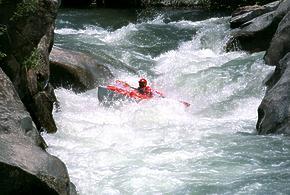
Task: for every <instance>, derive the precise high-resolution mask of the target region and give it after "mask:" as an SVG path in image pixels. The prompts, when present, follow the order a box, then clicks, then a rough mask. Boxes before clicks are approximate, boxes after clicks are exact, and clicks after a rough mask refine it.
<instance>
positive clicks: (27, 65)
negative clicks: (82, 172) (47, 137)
mask: <svg viewBox="0 0 290 195" xmlns="http://www.w3.org/2000/svg"><path fill="white" fill-rule="evenodd" d="M57 9H58V1H56V0H28V1H24V0H16V1H0V148H1V150H0V151H1V152H0V166H1V170H0V192H1V194H75V193H76V191H75V188H74V187H73V184H71V183H70V179H69V176H68V173H67V169H66V166H65V165H64V163H63V162H62V161H61V160H59V159H58V158H56V157H54V156H52V155H50V154H48V153H47V152H46V151H45V147H46V144H45V142H44V140H43V139H42V137H41V136H40V134H39V132H40V131H43V130H44V131H47V132H55V131H56V130H57V128H56V125H55V122H54V119H53V116H52V109H53V104H54V102H55V101H56V97H55V95H54V90H53V87H52V86H51V85H50V83H49V77H50V70H49V58H48V56H49V52H50V51H51V49H52V45H53V39H54V36H53V34H54V22H55V19H56V15H57Z"/></svg>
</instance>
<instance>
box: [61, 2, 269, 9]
mask: <svg viewBox="0 0 290 195" xmlns="http://www.w3.org/2000/svg"><path fill="white" fill-rule="evenodd" d="M272 1H273V0H257V1H252V0H235V1H232V0H122V1H116V0H62V3H61V4H62V7H76V8H83V7H89V6H91V5H92V4H93V5H94V6H97V7H110V8H131V7H152V6H153V7H157V6H158V7H159V6H162V7H164V6H168V7H203V8H210V9H234V8H237V7H239V6H245V5H254V4H259V5H263V4H266V3H269V2H272Z"/></svg>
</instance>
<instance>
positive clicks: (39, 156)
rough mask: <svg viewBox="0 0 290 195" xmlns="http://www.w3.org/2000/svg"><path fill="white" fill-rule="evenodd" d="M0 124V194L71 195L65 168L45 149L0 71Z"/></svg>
mask: <svg viewBox="0 0 290 195" xmlns="http://www.w3.org/2000/svg"><path fill="white" fill-rule="evenodd" d="M0 121H1V122H0V191H1V194H70V193H71V194H74V193H73V192H75V190H73V188H71V184H70V181H69V177H68V173H67V169H66V167H65V165H64V164H63V163H62V162H61V161H60V160H59V159H58V158H56V157H54V156H51V155H50V154H48V153H47V152H46V151H45V150H44V147H45V145H46V144H45V142H44V140H43V139H42V138H41V136H40V135H39V132H38V131H37V129H36V127H35V125H34V123H33V121H32V119H31V117H30V115H29V113H28V112H27V111H26V110H25V107H24V105H23V103H22V102H21V100H20V98H19V96H18V94H17V92H16V90H15V88H14V86H13V84H12V82H11V81H10V80H9V78H8V77H7V76H6V75H5V74H4V72H3V71H2V69H1V68H0ZM70 190H72V192H70Z"/></svg>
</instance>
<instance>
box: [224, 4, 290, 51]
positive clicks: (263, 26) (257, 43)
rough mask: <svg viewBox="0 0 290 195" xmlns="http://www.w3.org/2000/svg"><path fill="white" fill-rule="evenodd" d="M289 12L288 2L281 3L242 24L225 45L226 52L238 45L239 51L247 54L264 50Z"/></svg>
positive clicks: (289, 5)
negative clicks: (244, 51) (274, 8)
mask: <svg viewBox="0 0 290 195" xmlns="http://www.w3.org/2000/svg"><path fill="white" fill-rule="evenodd" d="M289 10H290V1H289V0H284V1H282V2H281V3H280V4H279V6H278V8H277V9H276V10H275V11H272V12H269V13H265V14H263V15H261V16H258V17H256V18H254V19H252V20H250V21H248V22H245V23H243V25H242V26H241V29H239V30H237V31H234V32H233V34H232V39H231V40H230V42H229V43H228V44H227V50H232V49H234V48H235V47H234V46H235V45H236V44H237V43H238V45H239V47H240V49H242V50H246V51H249V52H258V51H264V50H266V49H267V48H268V47H269V45H270V41H271V39H272V37H273V35H274V33H275V32H276V29H277V27H278V25H279V23H280V21H281V20H282V18H283V17H284V16H285V15H286V14H287V13H288V11H289Z"/></svg>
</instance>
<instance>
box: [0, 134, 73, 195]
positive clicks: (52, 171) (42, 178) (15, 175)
mask: <svg viewBox="0 0 290 195" xmlns="http://www.w3.org/2000/svg"><path fill="white" fill-rule="evenodd" d="M0 151H1V152H0V186H1V187H0V189H1V194H69V193H70V191H69V190H70V189H69V185H70V181H69V177H68V173H67V169H66V167H65V165H64V164H63V163H62V162H61V161H60V160H59V159H58V158H56V157H54V156H51V155H49V154H48V153H46V152H45V151H43V150H42V149H41V148H39V147H37V146H35V145H34V144H33V143H32V142H31V141H29V140H28V139H26V137H24V136H22V135H19V134H14V133H11V134H5V133H4V134H3V133H1V134H0Z"/></svg>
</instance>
